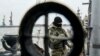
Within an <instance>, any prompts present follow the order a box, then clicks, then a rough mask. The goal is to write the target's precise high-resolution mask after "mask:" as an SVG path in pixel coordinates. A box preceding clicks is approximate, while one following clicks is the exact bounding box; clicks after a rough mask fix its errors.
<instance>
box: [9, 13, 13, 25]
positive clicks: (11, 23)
mask: <svg viewBox="0 0 100 56" xmlns="http://www.w3.org/2000/svg"><path fill="white" fill-rule="evenodd" d="M12 16H13V15H12V11H11V16H10V20H9V22H10V26H12V25H13V22H12Z"/></svg>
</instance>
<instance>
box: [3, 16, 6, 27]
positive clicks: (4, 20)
mask: <svg viewBox="0 0 100 56" xmlns="http://www.w3.org/2000/svg"><path fill="white" fill-rule="evenodd" d="M2 25H3V26H5V25H6V24H5V15H4V18H3V22H2Z"/></svg>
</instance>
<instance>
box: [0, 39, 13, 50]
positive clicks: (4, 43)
mask: <svg viewBox="0 0 100 56" xmlns="http://www.w3.org/2000/svg"><path fill="white" fill-rule="evenodd" d="M1 42H2V46H3V47H4V49H6V50H11V49H10V48H9V47H8V46H7V45H6V41H5V40H4V39H1Z"/></svg>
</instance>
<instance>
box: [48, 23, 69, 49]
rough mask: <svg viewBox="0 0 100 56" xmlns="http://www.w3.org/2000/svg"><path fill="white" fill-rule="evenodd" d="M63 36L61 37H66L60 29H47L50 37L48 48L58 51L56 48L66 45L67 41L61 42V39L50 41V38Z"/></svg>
mask: <svg viewBox="0 0 100 56" xmlns="http://www.w3.org/2000/svg"><path fill="white" fill-rule="evenodd" d="M61 35H63V37H68V35H67V33H66V32H65V30H64V29H63V28H62V27H59V28H58V27H56V26H54V25H53V26H52V27H50V28H49V37H50V48H54V49H58V48H64V47H65V44H68V43H67V40H61V39H52V38H51V37H52V36H55V37H58V36H61Z"/></svg>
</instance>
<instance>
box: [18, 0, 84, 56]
mask: <svg viewBox="0 0 100 56" xmlns="http://www.w3.org/2000/svg"><path fill="white" fill-rule="evenodd" d="M48 13H59V14H62V15H63V16H65V17H66V19H67V20H68V21H69V22H70V23H71V26H72V29H73V33H74V35H73V39H72V42H73V48H72V50H71V52H70V54H69V56H79V54H80V53H81V51H82V48H83V45H84V30H83V27H82V25H81V23H80V21H79V19H78V17H77V16H76V15H75V14H74V13H73V12H72V11H71V10H70V9H69V8H68V7H66V6H64V5H62V4H59V3H56V2H46V3H40V4H38V5H36V6H34V7H32V8H31V9H30V10H29V11H28V12H27V13H26V14H25V16H24V17H23V19H22V22H21V24H20V28H19V43H20V45H21V56H42V55H39V54H38V52H37V51H36V49H35V46H34V45H33V43H32V29H33V27H34V25H35V22H36V21H37V20H38V18H39V17H40V16H41V15H45V14H48ZM45 52H46V51H45ZM66 56H67V55H66Z"/></svg>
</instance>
